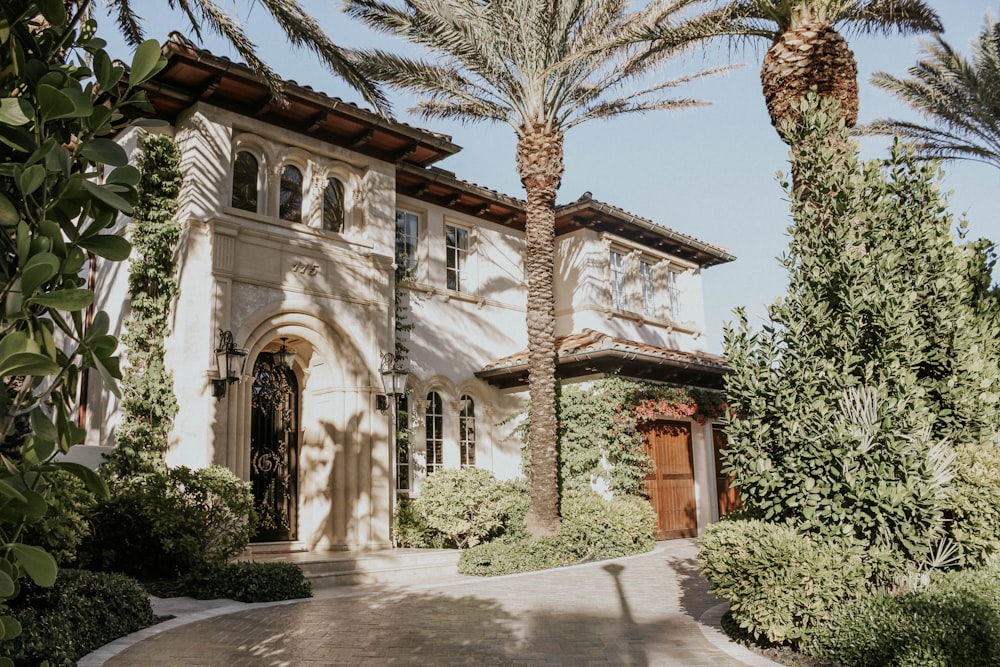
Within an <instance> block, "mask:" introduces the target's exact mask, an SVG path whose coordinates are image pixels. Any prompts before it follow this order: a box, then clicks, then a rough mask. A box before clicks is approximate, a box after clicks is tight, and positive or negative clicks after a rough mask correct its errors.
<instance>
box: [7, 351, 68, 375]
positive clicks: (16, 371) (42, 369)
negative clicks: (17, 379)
mask: <svg viewBox="0 0 1000 667" xmlns="http://www.w3.org/2000/svg"><path fill="white" fill-rule="evenodd" d="M59 370H60V367H59V364H57V363H56V362H54V361H52V360H51V359H49V358H48V357H45V356H42V355H41V354H36V353H34V352H20V353H17V354H12V355H10V356H7V357H3V358H2V359H0V377H8V376H17V375H55V374H56V373H58V372H59Z"/></svg>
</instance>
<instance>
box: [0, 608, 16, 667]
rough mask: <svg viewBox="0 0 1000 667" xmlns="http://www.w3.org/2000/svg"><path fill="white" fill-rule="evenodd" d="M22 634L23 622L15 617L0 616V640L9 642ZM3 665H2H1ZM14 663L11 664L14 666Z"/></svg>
mask: <svg viewBox="0 0 1000 667" xmlns="http://www.w3.org/2000/svg"><path fill="white" fill-rule="evenodd" d="M19 634H21V622H20V621H18V620H17V619H16V618H14V617H13V616H0V639H2V640H3V641H9V640H11V639H14V638H15V637H17V636H18V635H19ZM0 664H2V663H0ZM13 664H14V663H11V665H13Z"/></svg>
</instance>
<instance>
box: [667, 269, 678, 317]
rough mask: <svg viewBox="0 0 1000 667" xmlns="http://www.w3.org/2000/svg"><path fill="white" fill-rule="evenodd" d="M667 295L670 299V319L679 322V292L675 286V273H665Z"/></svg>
mask: <svg viewBox="0 0 1000 667" xmlns="http://www.w3.org/2000/svg"><path fill="white" fill-rule="evenodd" d="M667 295H668V296H669V297H670V319H671V320H673V321H674V322H680V320H681V290H680V288H679V287H678V286H677V272H676V271H667Z"/></svg>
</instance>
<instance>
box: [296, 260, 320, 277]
mask: <svg viewBox="0 0 1000 667" xmlns="http://www.w3.org/2000/svg"><path fill="white" fill-rule="evenodd" d="M292 271H294V272H295V273H301V274H302V275H306V276H315V275H317V274H318V273H319V264H309V263H308V262H295V263H294V264H292Z"/></svg>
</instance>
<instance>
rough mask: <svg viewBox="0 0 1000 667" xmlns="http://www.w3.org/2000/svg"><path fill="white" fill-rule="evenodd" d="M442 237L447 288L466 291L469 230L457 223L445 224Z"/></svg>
mask: <svg viewBox="0 0 1000 667" xmlns="http://www.w3.org/2000/svg"><path fill="white" fill-rule="evenodd" d="M444 237H445V255H446V277H447V282H446V284H447V286H448V289H450V290H456V291H462V290H466V291H468V289H469V276H468V272H467V267H468V263H469V230H468V229H467V228H465V227H459V226H458V225H445V226H444Z"/></svg>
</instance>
